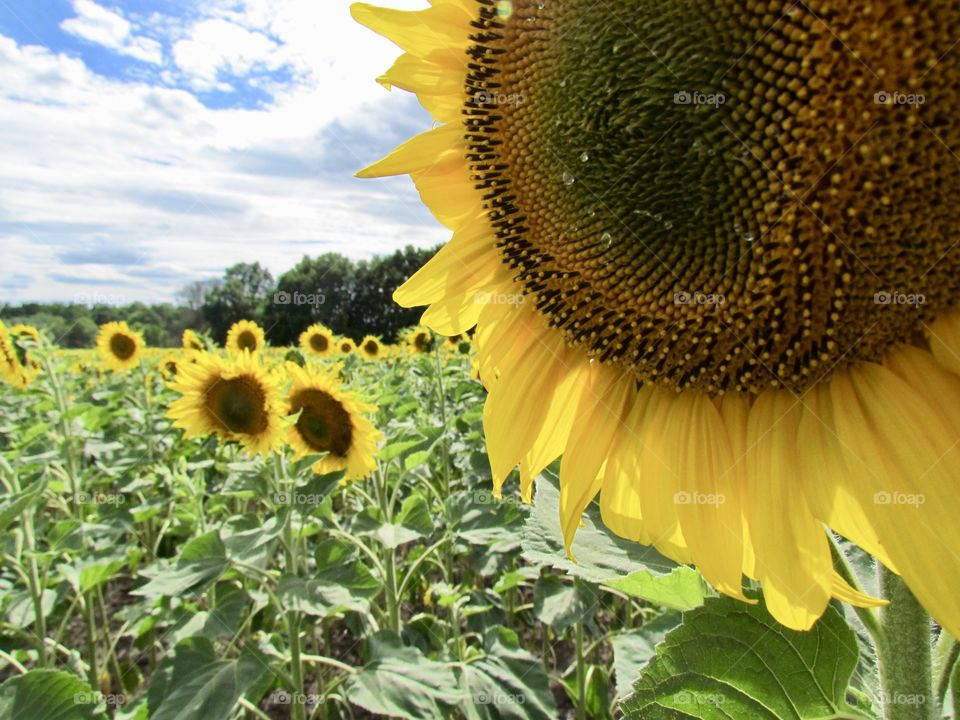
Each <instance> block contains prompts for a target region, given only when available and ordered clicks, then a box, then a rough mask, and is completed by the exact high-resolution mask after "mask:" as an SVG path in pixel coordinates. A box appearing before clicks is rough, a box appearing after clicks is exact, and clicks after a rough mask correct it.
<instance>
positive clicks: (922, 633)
mask: <svg viewBox="0 0 960 720" xmlns="http://www.w3.org/2000/svg"><path fill="white" fill-rule="evenodd" d="M877 568H878V570H877V572H878V577H879V581H880V591H881V594H882V595H883V597H884V598H885V599H887V600H889V601H890V604H889V605H888V606H887V607H886V608H884V609H883V610H882V611H881V613H880V626H881V629H882V634H881V637H880V642H879V643H878V645H877V657H878V660H879V664H880V687H881V691H882V698H881V699H882V704H883V718H884V720H932V718H933V717H934V711H935V707H936V704H937V703H936V700H935V695H934V693H933V679H932V673H931V653H930V639H931V634H930V631H931V625H930V616H929V615H927V613H926V611H925V610H924V609H923V607H922V606H921V605H920V603H919V602H917V599H916V598H915V597H914V596H913V593H911V592H910V588H908V587H907V585H906V583H905V582H903V580H902V579H901V578H900V576H899V575H896V574H895V573H892V572H890V571H889V570H887V569H886V568H885V567H883V565H880V564H879V563H878V565H877Z"/></svg>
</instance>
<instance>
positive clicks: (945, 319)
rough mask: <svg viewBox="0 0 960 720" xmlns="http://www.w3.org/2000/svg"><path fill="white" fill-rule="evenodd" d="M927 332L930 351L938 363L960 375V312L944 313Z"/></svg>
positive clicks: (928, 327)
mask: <svg viewBox="0 0 960 720" xmlns="http://www.w3.org/2000/svg"><path fill="white" fill-rule="evenodd" d="M926 330H927V333H926V334H927V339H928V341H929V343H930V351H931V352H932V353H933V356H934V357H935V358H936V359H937V362H939V363H940V364H941V365H943V366H944V367H945V368H947V370H950V371H951V372H953V373H955V374H957V375H960V311H958V310H950V311H948V312H945V313H943V314H942V315H940V317H938V318H937V319H936V320H935V321H934V322H933V323H931V324H930V325H929V326H927V329H926Z"/></svg>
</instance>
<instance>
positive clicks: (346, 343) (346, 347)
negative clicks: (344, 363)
mask: <svg viewBox="0 0 960 720" xmlns="http://www.w3.org/2000/svg"><path fill="white" fill-rule="evenodd" d="M337 350H339V351H340V354H341V355H351V354H353V353H354V352H356V350H357V344H356V343H355V342H354V341H353V340H351V339H350V338H348V337H342V338H340V339H339V340H337Z"/></svg>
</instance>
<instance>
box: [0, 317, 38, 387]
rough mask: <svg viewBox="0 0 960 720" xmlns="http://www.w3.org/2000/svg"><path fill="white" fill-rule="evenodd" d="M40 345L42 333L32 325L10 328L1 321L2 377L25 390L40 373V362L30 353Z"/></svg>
mask: <svg viewBox="0 0 960 720" xmlns="http://www.w3.org/2000/svg"><path fill="white" fill-rule="evenodd" d="M39 345H40V333H39V332H38V331H37V329H36V328H34V327H31V326H30V325H19V324H18V325H13V326H11V327H10V328H9V329H8V328H7V326H6V325H4V323H3V322H2V321H0V377H2V378H3V379H4V380H6V381H7V382H8V383H10V384H11V385H13V386H14V387H16V388H19V389H21V390H23V389H24V388H26V387H27V386H28V385H29V384H30V383H32V382H33V381H34V380H35V379H36V377H37V375H39V374H40V363H39V362H38V361H37V359H36V358H35V357H33V356H32V355H31V353H30V350H31V349H32V348H35V347H38V346H39Z"/></svg>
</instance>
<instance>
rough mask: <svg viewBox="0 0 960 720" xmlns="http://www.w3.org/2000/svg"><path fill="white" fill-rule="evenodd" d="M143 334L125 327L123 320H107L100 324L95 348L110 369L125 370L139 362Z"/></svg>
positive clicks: (142, 346)
mask: <svg viewBox="0 0 960 720" xmlns="http://www.w3.org/2000/svg"><path fill="white" fill-rule="evenodd" d="M143 349H144V342H143V336H142V335H141V334H140V333H138V332H134V331H133V330H131V329H130V328H129V327H127V323H125V322H109V323H106V324H105V325H101V326H100V333H99V334H98V335H97V350H99V351H100V357H101V358H103V360H104V362H106V363H107V367H109V368H110V369H111V370H117V371H126V370H130V369H131V368H135V367H136V366H137V365H139V364H140V356H141V355H142V354H143Z"/></svg>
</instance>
